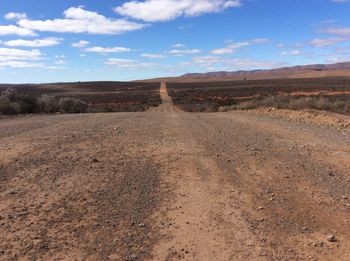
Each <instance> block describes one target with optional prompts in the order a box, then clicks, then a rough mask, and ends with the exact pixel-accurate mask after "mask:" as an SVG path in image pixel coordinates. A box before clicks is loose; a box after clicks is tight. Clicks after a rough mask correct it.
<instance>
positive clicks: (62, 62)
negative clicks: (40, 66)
mask: <svg viewBox="0 0 350 261" xmlns="http://www.w3.org/2000/svg"><path fill="white" fill-rule="evenodd" d="M66 63H67V62H66V61H65V60H57V61H55V64H57V65H63V64H66Z"/></svg>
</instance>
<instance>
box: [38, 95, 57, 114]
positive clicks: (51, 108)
mask: <svg viewBox="0 0 350 261" xmlns="http://www.w3.org/2000/svg"><path fill="white" fill-rule="evenodd" d="M38 106H39V111H40V112H45V113H54V112H58V111H59V108H58V99H57V98H56V97H55V96H52V95H47V94H43V95H42V96H41V97H40V98H39V99H38Z"/></svg>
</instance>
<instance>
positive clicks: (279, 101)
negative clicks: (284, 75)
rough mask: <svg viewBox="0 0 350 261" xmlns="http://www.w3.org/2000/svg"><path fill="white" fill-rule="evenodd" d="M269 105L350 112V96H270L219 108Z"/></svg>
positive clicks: (282, 107)
mask: <svg viewBox="0 0 350 261" xmlns="http://www.w3.org/2000/svg"><path fill="white" fill-rule="evenodd" d="M268 107H273V108H277V109H291V110H303V109H314V110H325V111H332V112H337V113H343V114H350V96H348V95H343V96H335V97H331V96H330V97H327V96H314V97H295V96H269V97H266V98H262V99H253V100H249V101H244V102H240V103H238V104H236V105H232V106H223V107H220V108H219V111H229V110H249V109H257V108H268Z"/></svg>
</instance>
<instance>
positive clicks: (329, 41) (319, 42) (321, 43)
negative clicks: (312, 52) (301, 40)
mask: <svg viewBox="0 0 350 261" xmlns="http://www.w3.org/2000/svg"><path fill="white" fill-rule="evenodd" d="M344 41H345V39H344V38H340V37H332V38H323V39H320V38H316V39H313V40H311V41H309V42H308V43H309V44H310V45H312V46H314V47H325V46H330V45H335V44H337V43H340V42H344Z"/></svg>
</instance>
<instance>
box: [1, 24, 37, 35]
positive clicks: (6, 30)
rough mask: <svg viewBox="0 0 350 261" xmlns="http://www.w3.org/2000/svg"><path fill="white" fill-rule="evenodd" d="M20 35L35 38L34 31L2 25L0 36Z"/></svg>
mask: <svg viewBox="0 0 350 261" xmlns="http://www.w3.org/2000/svg"><path fill="white" fill-rule="evenodd" d="M11 34H13V35H20V36H35V35H37V34H36V33H35V32H34V31H33V30H30V29H27V28H21V27H18V26H16V25H0V35H11Z"/></svg>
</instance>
